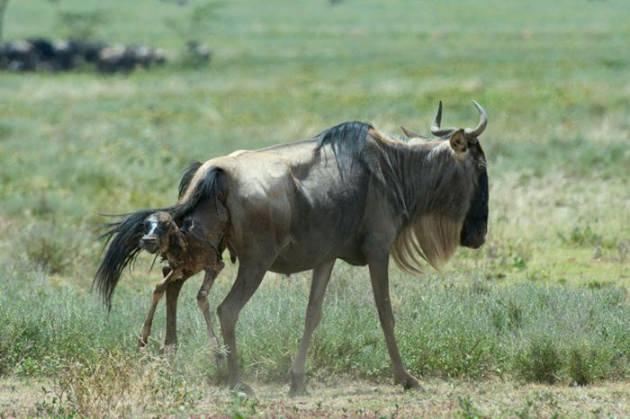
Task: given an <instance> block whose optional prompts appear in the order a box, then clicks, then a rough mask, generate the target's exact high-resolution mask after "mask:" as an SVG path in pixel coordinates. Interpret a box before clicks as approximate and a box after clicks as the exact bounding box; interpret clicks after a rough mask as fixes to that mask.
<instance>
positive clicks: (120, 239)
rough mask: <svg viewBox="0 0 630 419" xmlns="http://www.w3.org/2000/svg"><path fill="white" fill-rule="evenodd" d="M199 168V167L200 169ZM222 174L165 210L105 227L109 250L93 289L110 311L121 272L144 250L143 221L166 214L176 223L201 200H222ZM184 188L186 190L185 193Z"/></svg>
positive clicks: (187, 177)
mask: <svg viewBox="0 0 630 419" xmlns="http://www.w3.org/2000/svg"><path fill="white" fill-rule="evenodd" d="M195 164H196V163H195ZM200 166H201V165H199V166H197V169H198V168H199V167H200ZM192 167H193V166H192V165H191V167H190V168H189V169H188V170H186V172H185V173H184V176H183V178H182V180H181V182H180V195H181V194H183V192H184V191H186V190H187V189H188V186H189V183H190V181H191V180H192V177H193V175H194V173H195V172H196V170H195V171H192ZM221 174H222V170H221V169H218V168H211V169H209V170H208V172H207V173H206V174H205V176H204V177H203V179H201V180H200V181H199V182H197V183H196V184H195V185H193V186H192V187H193V188H194V189H193V190H192V191H191V193H190V194H189V196H188V198H187V199H186V200H185V201H180V202H178V203H177V204H175V205H173V206H170V207H166V208H154V209H143V210H140V211H136V212H132V213H128V214H121V215H119V217H121V218H120V220H118V221H115V222H112V223H108V224H105V228H106V231H105V232H104V233H103V234H102V235H101V236H100V238H101V239H105V245H106V246H107V250H106V251H105V255H104V256H103V259H102V260H101V264H100V265H99V267H98V270H97V271H96V275H95V276H94V281H93V282H92V287H93V288H96V290H97V291H98V293H99V294H100V295H101V297H102V299H103V303H104V304H105V305H106V306H107V308H108V309H111V305H112V295H113V293H114V289H115V288H116V285H117V284H118V280H119V279H120V276H121V274H122V272H123V271H124V269H125V268H126V267H127V266H133V262H134V260H135V259H136V257H137V256H138V253H139V252H140V250H141V249H140V245H139V244H140V243H139V242H140V238H141V237H142V235H143V234H144V226H143V223H144V220H145V219H146V218H147V217H148V216H149V215H151V214H153V213H154V212H156V211H167V212H169V213H170V214H171V215H172V216H173V218H174V219H175V220H176V221H177V220H179V219H181V218H182V217H183V216H185V215H186V214H188V213H189V212H191V211H192V210H193V209H194V208H195V206H196V205H197V204H198V203H199V202H200V201H201V200H202V199H204V198H211V197H213V196H214V197H218V196H220V195H221V193H222V191H221V190H220V187H221V185H220V182H219V180H220V176H221ZM182 186H184V188H183V191H182Z"/></svg>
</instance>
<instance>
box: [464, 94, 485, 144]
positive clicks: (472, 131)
mask: <svg viewBox="0 0 630 419" xmlns="http://www.w3.org/2000/svg"><path fill="white" fill-rule="evenodd" d="M472 102H473V105H475V108H477V110H478V111H479V125H477V127H476V128H474V129H470V128H466V129H465V130H464V134H466V136H468V137H478V136H480V135H481V133H482V132H483V131H484V130H485V129H486V126H487V125H488V113H487V112H486V110H485V109H484V108H482V107H481V105H480V104H478V103H477V102H476V101H474V100H473V101H472Z"/></svg>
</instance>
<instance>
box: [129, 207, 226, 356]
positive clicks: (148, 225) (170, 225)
mask: <svg viewBox="0 0 630 419" xmlns="http://www.w3.org/2000/svg"><path fill="white" fill-rule="evenodd" d="M225 221H226V222H227V214H226V217H225ZM144 226H145V234H144V235H143V236H142V238H141V239H140V243H139V245H140V248H142V249H144V250H146V251H148V252H149V253H153V254H157V255H159V256H161V257H162V258H163V259H164V260H166V261H167V262H168V266H165V267H164V269H163V276H164V280H163V281H162V282H161V283H159V284H158V285H157V286H156V287H155V290H154V291H153V297H152V303H151V308H150V309H149V313H148V314H147V318H146V320H145V322H144V326H143V328H142V335H141V338H140V346H145V345H146V344H147V342H148V339H149V336H150V334H151V325H152V323H153V316H154V314H155V309H156V308H157V305H158V303H159V301H160V299H161V298H162V295H163V294H164V292H165V291H166V289H167V287H168V286H169V284H173V283H175V284H178V285H179V286H180V287H181V284H183V283H184V281H186V280H187V279H188V278H190V277H191V276H193V275H195V274H196V273H198V272H201V271H205V276H204V279H203V283H202V285H201V289H200V290H199V292H198V294H197V304H198V305H199V309H200V310H201V312H202V314H203V316H204V319H205V321H206V326H207V330H208V335H209V337H210V340H211V342H212V343H213V344H215V345H216V347H215V353H216V354H217V355H219V354H220V351H219V347H220V342H219V340H218V338H217V337H216V335H215V333H214V329H213V327H212V317H211V315H210V309H209V308H210V307H209V305H208V293H209V292H210V288H211V287H212V285H213V283H214V280H215V278H216V277H217V275H218V274H219V272H221V270H222V269H223V267H224V264H223V262H222V261H221V253H222V251H223V249H222V247H221V246H223V243H222V241H221V240H220V239H219V240H215V238H214V237H212V236H211V234H210V233H209V232H207V231H204V227H205V226H203V225H196V220H195V219H194V218H193V217H186V218H185V219H184V220H183V228H181V229H180V228H179V226H178V225H177V224H176V223H175V220H174V219H173V217H172V215H171V214H170V213H168V212H165V211H158V212H156V213H153V214H151V215H149V216H148V217H147V218H146V220H145V221H144ZM221 228H225V226H223V227H221ZM215 246H216V247H215ZM176 304H177V298H175V299H170V301H169V302H168V304H167V312H168V315H167V325H166V329H167V333H166V339H165V345H164V347H165V348H169V347H170V346H171V345H174V344H175V343H176V341H177V335H176V332H175V330H176V308H177V307H176Z"/></svg>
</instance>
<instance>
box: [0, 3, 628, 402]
mask: <svg viewBox="0 0 630 419" xmlns="http://www.w3.org/2000/svg"><path fill="white" fill-rule="evenodd" d="M195 3H199V2H195ZM82 10H83V11H86V10H87V11H94V10H98V11H100V12H99V13H100V15H101V16H102V17H103V19H105V22H106V24H103V25H98V26H96V27H94V28H93V29H94V34H95V36H97V37H100V38H103V39H107V40H110V41H111V42H122V43H136V42H142V43H148V44H151V45H154V46H159V47H163V48H166V49H167V50H168V51H169V53H170V54H171V55H170V56H171V57H172V58H173V60H172V63H171V64H169V65H167V66H166V67H164V68H161V69H158V70H156V71H150V72H147V71H139V72H135V73H133V74H131V75H128V76H122V75H116V76H108V77H104V76H101V75H98V74H92V73H90V72H88V71H86V70H80V71H76V72H72V73H66V74H10V73H2V74H1V75H0V97H2V98H3V99H2V103H1V104H0V202H1V204H0V266H1V269H0V308H1V309H0V373H1V374H6V375H12V374H17V375H24V376H29V377H42V376H53V377H56V380H57V381H58V382H59V383H61V384H63V383H66V385H67V386H69V387H68V388H75V389H80V388H83V389H84V390H85V391H86V392H88V393H89V391H91V390H90V389H94V388H95V387H94V386H96V383H95V382H93V381H90V380H89V379H88V378H86V377H91V376H92V375H93V374H95V373H94V371H102V374H103V375H104V376H108V375H107V374H110V372H111V371H110V372H107V371H108V370H106V369H103V368H105V366H106V365H108V364H111V363H113V364H114V365H128V367H129V370H130V371H142V370H143V369H144V368H146V369H147V371H149V372H151V371H153V372H151V374H154V375H151V374H149V373H147V374H149V375H148V376H150V377H152V378H151V379H150V381H151V380H154V379H155V377H160V376H163V375H164V373H163V369H162V368H167V369H170V368H175V369H176V371H177V372H178V374H177V375H176V376H174V378H173V380H174V381H172V382H169V383H170V384H168V383H165V382H162V381H160V382H161V383H162V384H163V385H162V384H159V385H158V387H159V386H160V385H162V387H159V388H160V389H161V390H159V391H158V390H156V387H150V388H149V387H142V389H144V390H142V391H145V390H146V391H154V393H153V394H162V396H163V397H162V396H160V397H161V398H162V399H163V400H166V401H165V403H167V404H168V403H171V404H177V403H180V401H181V400H184V401H185V403H193V404H194V400H193V401H186V400H189V399H187V398H186V397H187V396H186V394H187V393H186V389H190V386H194V385H200V383H204V382H205V379H206V378H207V377H211V378H212V377H214V375H215V372H214V370H213V365H212V363H211V362H209V359H210V355H209V353H208V345H207V339H206V337H205V334H204V332H203V327H202V318H201V316H200V315H199V313H197V310H196V306H195V304H194V301H193V300H194V299H193V295H194V292H195V291H196V285H187V286H186V289H185V295H184V297H183V298H182V304H181V315H180V318H179V325H180V342H181V347H180V350H179V352H178V353H177V355H176V356H175V358H174V363H173V364H172V365H171V364H169V365H167V366H166V367H163V365H162V362H163V360H160V359H157V360H156V359H154V358H153V357H152V354H154V353H155V352H156V351H157V347H158V346H159V345H158V343H157V342H152V344H151V347H150V351H149V354H150V355H151V356H149V357H148V358H147V357H146V356H144V355H140V354H139V353H138V352H137V351H136V349H135V339H136V337H135V336H136V333H138V331H139V328H140V325H141V322H142V320H143V318H144V314H145V310H146V309H147V307H148V303H149V297H150V292H151V284H152V283H153V282H154V281H156V280H157V277H158V275H157V270H155V271H154V272H152V273H147V269H148V266H149V264H150V260H149V258H148V257H143V258H141V260H140V261H139V263H138V265H137V269H136V271H135V272H134V273H133V274H129V275H126V277H125V278H124V279H123V281H122V282H121V285H120V287H119V289H118V290H117V294H116V296H115V301H114V308H113V311H112V313H111V314H110V315H109V316H108V315H107V314H106V312H105V310H104V308H103V307H101V306H100V305H99V302H98V301H97V299H96V298H95V297H94V296H92V295H91V294H90V293H89V286H90V282H91V278H92V276H93V273H94V271H95V269H96V266H97V263H98V258H99V255H100V250H101V246H102V244H101V243H99V242H97V241H96V232H97V227H98V225H99V223H100V222H102V221H103V219H102V218H101V217H99V215H98V214H100V213H116V212H125V211H129V210H133V209H137V208H141V207H154V206H161V205H167V204H170V203H172V202H173V201H174V200H175V198H176V186H177V182H178V180H179V175H180V173H181V171H182V170H183V169H184V168H185V167H186V166H187V164H188V163H189V162H190V161H191V160H194V159H198V160H204V159H207V158H210V157H213V156H217V155H221V154H226V153H228V152H231V151H234V150H237V149H240V148H256V147H262V146H266V145H269V144H274V143H279V142H286V141H290V140H296V139H299V138H304V137H308V136H311V135H313V134H316V133H317V132H319V131H321V130H322V129H324V128H326V127H328V126H332V125H334V124H337V123H339V122H341V121H344V120H355V119H360V120H365V121H370V122H372V123H374V124H376V125H377V126H378V127H380V128H381V129H383V130H385V131H389V132H392V133H396V132H397V131H398V126H399V125H405V126H407V127H409V128H412V129H414V130H417V131H420V132H425V133H426V132H428V127H429V123H430V121H431V119H432V116H433V112H434V110H435V108H436V105H437V101H438V100H440V99H442V100H444V102H445V124H448V125H472V124H474V123H475V122H476V118H477V116H476V114H475V112H474V108H473V107H472V106H471V104H470V100H471V99H476V100H478V101H479V102H480V103H482V104H483V105H484V107H486V108H487V109H488V111H489V113H490V124H489V127H488V130H487V132H486V133H485V134H484V136H483V137H482V139H481V140H482V143H483V146H484V149H485V151H486V154H487V156H488V159H489V172H490V183H491V202H490V211H491V220H490V232H489V236H488V242H487V244H486V246H485V247H484V248H483V249H482V250H480V251H476V252H474V251H470V250H461V251H460V252H459V253H458V254H457V255H456V256H455V258H454V260H453V261H452V263H451V264H450V265H449V267H448V268H447V269H446V270H445V271H444V272H443V273H442V274H440V275H439V276H438V275H437V274H434V273H432V272H430V271H428V272H427V274H426V275H425V276H424V277H423V278H411V277H409V276H407V275H403V274H401V273H399V272H398V271H397V270H395V269H394V270H393V273H392V275H393V279H392V281H393V290H392V295H393V299H394V303H395V311H396V315H397V335H398V338H399V342H400V346H401V350H402V352H403V354H404V358H405V360H406V361H407V363H408V365H409V368H410V370H411V371H412V372H413V373H415V374H418V375H421V376H422V377H425V378H427V377H446V378H451V377H459V378H466V379H485V378H489V377H496V376H500V377H508V378H513V379H516V380H524V381H533V382H554V383H561V384H566V383H576V384H579V385H586V384H591V383H593V382H598V381H601V380H627V379H628V378H629V370H628V361H629V358H630V355H629V353H628V348H629V347H630V337H629V333H630V332H629V330H628V327H627V325H628V324H629V323H630V318H629V317H630V308H629V304H628V283H629V282H628V281H629V279H630V269H629V266H630V254H629V253H630V222H629V221H628V215H627V214H628V213H630V206H629V195H628V191H629V190H630V178H629V177H628V167H630V151H628V150H629V148H628V147H627V144H628V141H629V140H630V122H629V119H628V117H627V116H628V114H630V102H629V101H628V100H627V98H628V93H629V89H630V85H629V84H628V79H627V75H628V71H629V69H630V55H628V54H627V52H626V49H627V40H628V39H630V23H629V22H630V9H629V8H628V7H627V5H626V4H625V2H624V1H623V0H608V1H605V2H595V1H583V2H578V3H577V4H576V2H575V1H573V0H571V1H569V0H566V1H559V2H554V4H553V5H550V4H549V3H548V2H544V1H531V2H527V4H525V3H523V4H520V3H515V2H499V1H493V2H491V4H490V5H486V6H483V7H482V6H480V5H479V4H478V3H477V2H472V1H457V2H455V1H445V2H439V3H437V2H436V3H435V4H429V3H426V2H414V1H398V2H388V3H383V2H377V1H368V2H365V1H362V2H359V1H357V0H346V1H343V2H342V3H341V4H340V5H338V6H335V7H331V6H330V5H329V3H328V2H327V1H324V0H321V1H309V2H290V1H286V0H278V1H273V2H268V3H266V7H264V8H261V7H259V5H258V3H256V6H254V3H253V2H246V1H241V2H229V3H228V2H225V3H223V4H222V5H221V7H220V8H219V9H218V10H217V17H216V19H215V20H213V21H211V22H210V23H211V24H210V25H209V26H210V29H209V30H208V31H207V33H203V34H201V35H200V36H201V38H202V39H204V40H205V42H207V43H208V45H210V46H211V47H212V48H213V50H214V55H213V61H212V63H211V65H210V67H208V68H204V69H194V68H190V67H184V66H180V65H179V62H178V61H177V57H178V56H179V55H180V54H181V53H182V52H183V49H182V48H183V47H182V45H183V41H184V40H183V39H181V38H180V37H178V36H177V35H176V34H175V33H174V32H173V31H172V30H170V29H169V26H168V25H167V23H166V20H168V19H171V20H175V21H178V22H180V23H183V24H185V23H186V22H187V21H186V19H188V18H187V16H188V14H189V12H190V8H189V7H188V8H187V7H179V6H176V5H175V4H174V3H173V2H158V1H149V0H145V1H137V2H131V3H129V2H125V3H124V5H123V3H122V2H105V3H104V2H93V1H89V2H79V1H76V0H73V1H70V0H68V1H63V2H49V1H44V0H39V1H29V2H11V3H10V5H9V8H8V12H7V16H6V22H5V23H6V24H5V34H4V35H5V38H6V39H16V38H22V37H28V36H37V35H45V36H51V37H61V36H65V35H66V34H67V32H68V30H69V28H68V27H64V26H63V24H62V23H60V22H61V21H60V20H59V16H60V14H61V13H64V12H81V11H82ZM234 272H235V271H234V268H228V269H226V272H225V273H224V274H223V275H222V277H221V278H222V279H221V280H220V284H219V286H218V288H217V290H213V293H212V305H213V306H214V307H216V305H217V304H218V303H219V302H220V299H221V297H222V296H223V295H225V293H226V292H227V289H228V287H229V285H230V283H231V280H232V279H231V278H233V277H234ZM334 278H335V279H334V280H333V283H332V285H331V290H330V292H329V295H328V297H327V303H326V308H325V313H324V321H323V323H322V325H321V328H320V329H319V330H318V332H317V335H316V338H315V340H314V342H313V347H312V350H311V352H310V355H311V356H310V358H309V364H310V371H311V372H310V374H312V375H313V376H315V377H319V378H325V377H329V376H331V375H332V376H337V375H344V376H346V375H350V376H352V377H363V378H368V379H371V380H383V379H385V378H387V377H389V375H390V372H389V361H388V357H387V355H386V350H385V345H384V342H383V338H382V333H381V331H380V329H379V326H378V321H377V316H376V313H375V310H374V308H373V304H372V297H371V295H370V293H369V287H368V286H367V284H368V280H367V276H366V272H365V270H364V269H351V268H349V267H347V266H344V265H343V264H342V263H339V264H338V266H337V267H336V270H335V274H334ZM190 282H191V283H192V282H196V280H191V281H190ZM307 290H308V280H307V276H306V275H298V276H294V277H292V278H291V279H284V278H280V277H277V276H275V275H270V276H269V278H268V279H267V280H266V281H265V283H264V285H263V287H262V289H261V291H260V292H259V293H258V294H257V295H256V296H255V297H254V299H253V300H252V302H251V304H250V305H248V307H247V308H246V309H245V311H244V314H243V317H242V319H241V322H240V323H239V328H238V333H239V340H240V341H241V342H243V343H242V345H241V348H243V351H242V362H243V364H244V367H245V371H246V373H247V374H248V375H249V376H250V377H254V378H256V379H258V380H260V381H272V382H284V380H285V379H286V372H287V370H288V367H289V365H290V362H291V359H292V357H293V356H294V353H295V350H296V346H297V342H298V339H299V336H300V333H301V327H302V322H303V315H304V314H303V313H304V310H305V304H306V300H307ZM162 317H163V314H162V311H159V312H158V319H157V324H156V325H155V328H154V330H155V333H156V339H160V338H161V333H162V329H163V319H162ZM99 368H101V369H99ZM121 368H122V367H121ZM62 371H70V372H69V373H67V374H66V375H65V376H64V377H65V378H63V379H62V378H59V377H60V376H59V374H60V373H61V372H62ZM68 374H69V375H68ZM130 374H131V373H130ZM186 377H188V378H186ZM129 379H130V380H131V378H129ZM64 380H65V381H64ZM77 380H79V381H77ZM178 380H179V381H178ZM182 380H184V381H185V380H188V381H186V382H184V381H182ZM80 383H83V384H82V385H79V384H80ZM118 384H120V385H121V386H122V385H123V384H124V383H123V382H121V383H118ZM118 384H112V386H113V387H112V388H117V389H119V390H121V389H122V390H121V391H124V388H123V387H115V386H116V385H118ZM182 389H183V390H182ZM77 391H78V390H77ZM103 391H104V390H103ZM178 391H183V392H184V393H183V394H184V396H182V397H183V399H181V400H180V399H178V400H180V401H177V402H176V401H174V400H175V399H171V398H169V397H170V396H169V397H167V396H166V394H168V393H169V392H175V393H177V392H178ZM177 394H179V393H177ZM74 396H76V397H80V396H81V395H80V394H78V393H77V394H74ZM74 396H73V397H74ZM84 396H85V394H84ZM86 397H87V396H86ZM82 400H84V402H81V401H80V400H79V399H78V398H77V399H75V400H74V403H75V404H74V406H75V407H76V406H80V405H81V403H84V404H86V405H87V404H89V400H92V399H90V398H89V397H88V398H86V399H82ZM462 400H464V399H462ZM462 403H463V404H462V409H464V410H466V409H468V408H470V409H472V410H471V411H473V410H474V409H473V407H474V406H473V405H471V404H467V403H466V400H464V401H463V402H462ZM186 406H188V405H186ZM465 408H466V409H465ZM84 412H85V411H84Z"/></svg>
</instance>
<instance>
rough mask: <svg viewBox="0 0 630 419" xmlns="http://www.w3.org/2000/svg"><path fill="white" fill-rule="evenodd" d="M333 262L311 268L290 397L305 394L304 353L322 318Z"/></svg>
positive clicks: (292, 369) (293, 367)
mask: <svg viewBox="0 0 630 419" xmlns="http://www.w3.org/2000/svg"><path fill="white" fill-rule="evenodd" d="M334 264H335V261H334V260H332V261H330V262H326V263H324V264H322V265H320V266H317V267H316V268H315V269H313V279H312V280H311V293H310V295H309V297H308V307H307V309H306V319H305V320H304V334H303V335H302V340H301V341H300V349H299V350H298V353H297V355H296V356H295V360H294V361H293V366H292V367H291V389H290V390H289V395H290V396H292V397H293V396H300V395H305V394H307V392H306V385H305V382H304V370H305V368H304V367H305V364H306V354H307V352H308V347H309V346H310V343H311V337H312V336H313V332H314V331H315V328H316V327H317V325H318V324H319V321H320V320H321V318H322V303H323V301H324V294H325V293H326V287H327V286H328V281H329V280H330V273H331V272H332V268H333V266H334Z"/></svg>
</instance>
